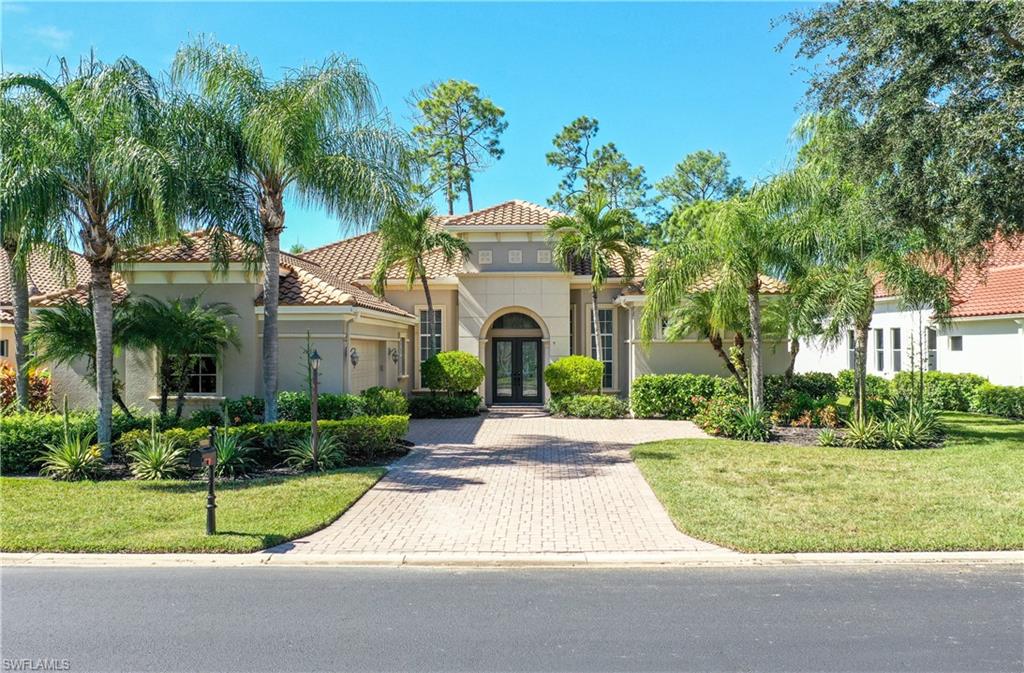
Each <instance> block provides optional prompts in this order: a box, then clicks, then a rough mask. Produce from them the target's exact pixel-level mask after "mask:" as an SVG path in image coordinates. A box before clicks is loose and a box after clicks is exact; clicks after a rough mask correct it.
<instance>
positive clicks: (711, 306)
mask: <svg viewBox="0 0 1024 673" xmlns="http://www.w3.org/2000/svg"><path fill="white" fill-rule="evenodd" d="M747 329H748V325H747V311H746V307H745V306H744V305H743V304H742V303H736V304H735V305H733V306H730V307H728V308H727V310H725V311H721V312H719V311H718V310H717V305H716V298H715V295H714V293H713V292H711V291H705V292H696V293H694V294H692V295H689V296H688V297H686V298H685V299H683V301H682V302H681V304H680V306H679V307H678V308H676V309H674V310H673V311H671V312H670V314H669V316H668V318H667V324H666V326H665V328H664V330H663V331H664V336H665V338H666V339H667V340H669V341H677V340H679V339H683V338H685V337H687V336H689V335H691V334H696V335H698V336H699V337H700V338H701V339H707V341H708V344H710V345H711V348H712V349H713V350H714V351H715V354H717V355H718V357H719V358H721V359H722V362H723V364H724V365H725V368H726V369H728V370H729V373H730V374H732V376H733V378H734V379H735V380H736V382H737V383H738V384H739V386H740V390H742V391H743V392H744V394H746V392H747V365H746V358H745V356H744V354H743V348H744V345H745V343H746V339H745V338H744V334H745V333H746V331H747ZM729 336H731V337H732V339H733V348H732V349H730V351H732V353H730V352H729V351H727V350H726V348H725V339H726V338H727V337H729ZM733 349H735V350H733ZM734 354H735V357H734Z"/></svg>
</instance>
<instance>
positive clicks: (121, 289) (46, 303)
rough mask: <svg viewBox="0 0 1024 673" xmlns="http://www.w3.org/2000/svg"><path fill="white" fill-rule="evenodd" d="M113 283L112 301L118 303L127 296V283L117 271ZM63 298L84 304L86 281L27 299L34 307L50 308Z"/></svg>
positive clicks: (86, 295) (87, 297) (87, 292)
mask: <svg viewBox="0 0 1024 673" xmlns="http://www.w3.org/2000/svg"><path fill="white" fill-rule="evenodd" d="M113 284H114V303H115V304H119V303H121V302H122V301H124V300H125V298H126V297H127V296H128V285H127V284H126V283H125V282H124V279H123V278H122V277H121V276H120V275H118V274H117V273H115V274H114V275H113ZM65 299H72V300H74V301H75V302H77V303H79V304H84V303H86V302H87V301H89V285H88V283H82V284H80V285H77V286H75V287H69V288H66V289H63V290H58V291H57V292H50V293H48V294H41V295H37V296H35V297H32V298H31V299H30V300H29V304H30V305H31V306H33V307H34V308H52V307H54V306H59V305H60V304H61V303H63V302H64V300H65Z"/></svg>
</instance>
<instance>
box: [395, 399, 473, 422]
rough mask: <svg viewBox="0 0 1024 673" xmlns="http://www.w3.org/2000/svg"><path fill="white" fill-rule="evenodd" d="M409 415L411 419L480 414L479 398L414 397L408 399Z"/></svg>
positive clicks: (460, 416)
mask: <svg viewBox="0 0 1024 673" xmlns="http://www.w3.org/2000/svg"><path fill="white" fill-rule="evenodd" d="M409 413H410V414H411V415H412V417H413V418H464V417H466V416H476V415H477V414H479V413H480V396H479V395H477V394H476V393H469V394H463V395H416V396H414V397H411V398H409Z"/></svg>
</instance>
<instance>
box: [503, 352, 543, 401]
mask: <svg viewBox="0 0 1024 673" xmlns="http://www.w3.org/2000/svg"><path fill="white" fill-rule="evenodd" d="M492 343H493V344H494V345H493V349H494V350H493V354H492V355H493V357H492V360H491V362H492V363H493V364H494V401H495V403H497V404H502V403H505V404H509V403H516V402H541V401H543V400H542V395H543V390H544V388H543V386H542V384H541V367H540V363H541V343H540V339H526V338H501V337H498V338H495V339H494V340H493V342H492Z"/></svg>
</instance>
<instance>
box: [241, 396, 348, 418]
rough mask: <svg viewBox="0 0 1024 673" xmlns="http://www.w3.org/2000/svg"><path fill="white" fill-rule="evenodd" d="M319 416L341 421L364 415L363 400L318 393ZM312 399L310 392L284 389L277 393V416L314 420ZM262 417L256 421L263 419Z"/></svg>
mask: <svg viewBox="0 0 1024 673" xmlns="http://www.w3.org/2000/svg"><path fill="white" fill-rule="evenodd" d="M316 401H317V417H318V418H320V419H321V420H324V421H341V420H344V419H346V418H352V417H354V416H362V415H363V414H364V413H365V412H364V410H363V400H362V398H361V397H359V396H358V395H340V394H336V393H320V394H319V395H317V400H316ZM311 411H312V408H311V400H310V397H309V393H306V392H297V391H282V392H280V393H278V395H277V417H278V419H279V420H282V421H305V422H307V423H308V422H309V421H310V420H312V417H311V416H310V412H311ZM262 420H263V419H262V418H260V419H258V420H257V421H256V422H259V421H262Z"/></svg>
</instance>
